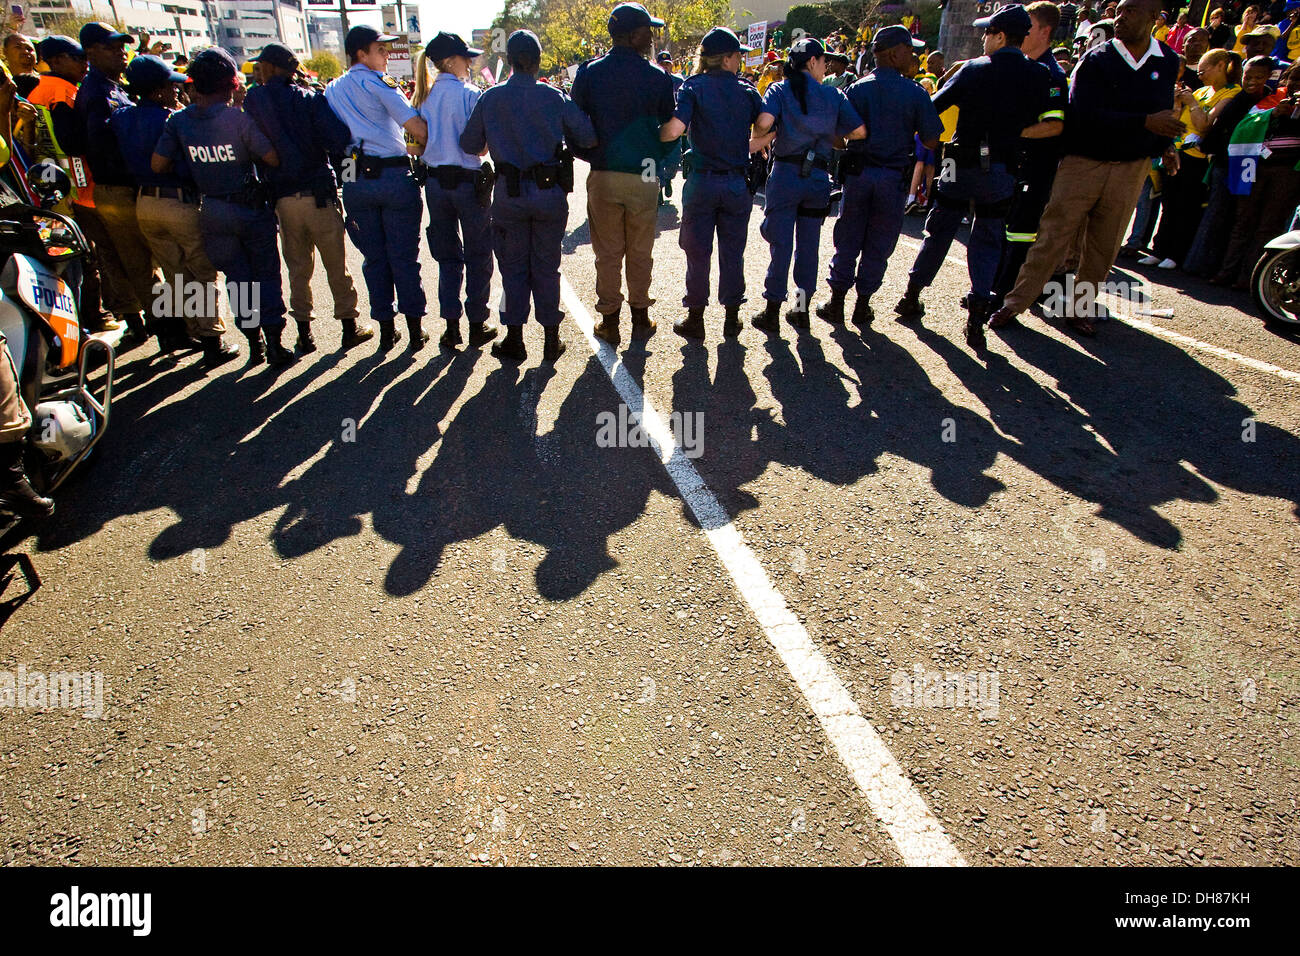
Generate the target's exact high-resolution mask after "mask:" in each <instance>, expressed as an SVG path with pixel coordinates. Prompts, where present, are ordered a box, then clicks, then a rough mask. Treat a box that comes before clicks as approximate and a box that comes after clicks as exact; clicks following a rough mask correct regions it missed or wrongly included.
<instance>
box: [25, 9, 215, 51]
mask: <svg viewBox="0 0 1300 956" xmlns="http://www.w3.org/2000/svg"><path fill="white" fill-rule="evenodd" d="M210 6H212V4H210V3H208V2H205V0H166V2H154V0H26V2H24V3H21V4H11V5H10V12H11V13H13V12H14V11H13V8H14V7H19V8H20V9H21V11H22V22H21V24H20V25H19V29H20V30H21V31H23V32H26V33H33V34H41V33H50V32H52V31H54V30H55V29H57V28H58V26H59V24H60V23H61V22H62V21H64V20H65V19H66V18H67V17H72V16H75V17H91V16H94V17H99V18H100V19H103V20H107V21H108V22H110V23H121V24H122V25H123V26H124V27H125V28H126V30H127V31H128V32H130V33H132V34H135V35H137V36H138V35H139V34H141V33H148V34H149V37H150V40H151V41H153V42H159V41H160V42H162V43H167V44H170V49H169V50H168V51H167V53H168V54H170V56H176V55H178V54H184V55H186V56H189V55H190V54H191V53H192V52H193V51H195V50H200V49H202V48H203V47H208V46H212V44H213V43H214V42H216V37H215V34H214V32H213V30H212V24H211V22H210V19H209V10H208V8H209V7H210Z"/></svg>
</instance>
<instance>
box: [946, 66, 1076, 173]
mask: <svg viewBox="0 0 1300 956" xmlns="http://www.w3.org/2000/svg"><path fill="white" fill-rule="evenodd" d="M1049 77H1050V74H1048V72H1047V67H1045V66H1043V65H1042V64H1041V63H1036V62H1034V61H1033V60H1031V59H1029V57H1027V56H1025V54H1024V53H1022V52H1021V50H1020V48H1019V47H1011V46H1007V47H1003V48H1002V49H1000V50H995V51H994V52H993V54H992V56H981V57H977V58H976V59H974V60H967V61H966V65H965V66H963V67H962V68H961V69H960V70H958V71H957V74H956V76H954V77H953V78H952V79H951V80H949V81H948V82H947V83H946V84H944V87H943V89H941V90H940V91H939V92H938V93H936V94H934V98H933V102H934V108H935V109H936V110H937V111H938V112H940V113H942V112H943V111H944V110H946V109H948V108H949V107H950V106H957V107H960V111H959V113H958V114H957V132H956V136H955V137H954V139H955V141H956V142H957V143H958V144H960V145H961V146H963V147H965V148H967V149H979V147H980V144H981V143H982V142H984V140H985V139H987V140H988V144H989V151H990V159H991V160H992V161H993V162H998V163H1010V162H1011V161H1012V160H1014V158H1015V155H1016V148H1017V146H1018V145H1019V142H1020V133H1021V131H1022V130H1023V129H1024V128H1025V127H1026V126H1032V125H1033V124H1034V123H1037V122H1039V121H1040V120H1042V119H1044V118H1047V117H1048V116H1049V114H1051V113H1052V112H1054V111H1056V110H1059V109H1060V105H1059V104H1056V105H1055V106H1052V105H1051V104H1050V98H1049V96H1048V91H1049V88H1050V82H1049Z"/></svg>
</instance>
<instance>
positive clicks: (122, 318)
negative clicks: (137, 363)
mask: <svg viewBox="0 0 1300 956" xmlns="http://www.w3.org/2000/svg"><path fill="white" fill-rule="evenodd" d="M116 318H117V321H119V322H121V323H123V324H124V325H126V333H125V334H124V335H123V336H122V344H123V345H125V346H127V347H130V346H134V345H141V344H143V343H144V342H146V341H147V340H148V338H149V330H148V328H147V327H146V326H145V323H144V315H143V314H141V313H139V312H132V313H128V314H126V315H119V316H117V317H116Z"/></svg>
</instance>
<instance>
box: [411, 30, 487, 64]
mask: <svg viewBox="0 0 1300 956" xmlns="http://www.w3.org/2000/svg"><path fill="white" fill-rule="evenodd" d="M424 55H425V56H427V57H428V58H429V59H430V60H445V59H446V58H447V57H449V56H467V57H469V58H470V59H471V60H472V59H474V57H476V56H482V55H483V51H482V50H476V49H474V48H473V47H472V46H466V44H465V41H464V40H462V39H461V38H460V34H458V33H445V32H441V31H440V32H438V33H437V34H435V35H434V37H433V39H432V40H430V41H429V42H428V44H427V45H426V46H425V48H424Z"/></svg>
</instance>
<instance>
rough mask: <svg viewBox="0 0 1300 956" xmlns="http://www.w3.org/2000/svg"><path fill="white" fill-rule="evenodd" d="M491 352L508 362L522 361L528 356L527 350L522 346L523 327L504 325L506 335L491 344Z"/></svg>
mask: <svg viewBox="0 0 1300 956" xmlns="http://www.w3.org/2000/svg"><path fill="white" fill-rule="evenodd" d="M492 354H493V355H495V356H496V357H497V358H499V359H505V360H506V361H509V362H522V361H523V360H524V359H526V358H528V350H527V349H526V348H524V327H523V326H522V325H508V326H506V337H505V338H504V339H502V340H501V341H500V342H498V343H497V344H496V345H494V346H492Z"/></svg>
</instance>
